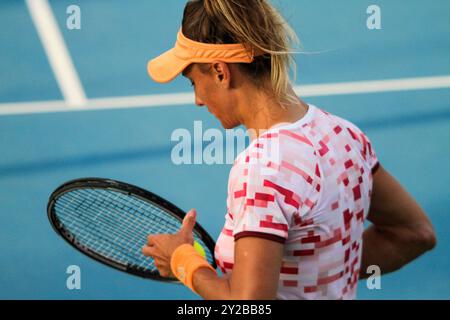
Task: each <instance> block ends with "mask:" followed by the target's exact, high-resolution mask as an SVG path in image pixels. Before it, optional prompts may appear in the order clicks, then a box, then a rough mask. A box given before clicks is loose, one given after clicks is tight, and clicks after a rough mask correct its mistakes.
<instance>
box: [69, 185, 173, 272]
mask: <svg viewBox="0 0 450 320" xmlns="http://www.w3.org/2000/svg"><path fill="white" fill-rule="evenodd" d="M86 191H87V190H82V192H80V194H74V193H72V194H71V195H70V196H71V197H70V198H69V199H70V201H69V206H70V204H71V203H73V202H76V204H77V206H76V208H77V213H78V218H79V219H73V217H72V222H69V223H68V226H67V227H68V228H69V229H71V230H70V231H71V232H72V233H74V234H76V235H77V238H78V240H79V241H82V239H80V235H82V236H83V238H84V239H85V240H86V243H85V246H87V247H90V248H95V250H96V251H99V252H102V253H103V254H105V255H106V256H107V257H109V258H118V259H119V260H120V262H122V263H124V262H125V261H126V262H133V264H138V263H137V261H132V260H135V257H136V256H137V255H139V256H142V254H141V248H142V246H143V245H144V243H145V239H146V235H147V232H146V231H145V230H144V228H141V229H138V228H136V227H135V225H136V224H140V225H145V223H143V220H142V219H141V221H138V217H137V215H136V216H135V219H134V221H132V220H130V219H129V217H132V215H131V214H123V213H124V212H128V211H126V210H129V209H130V207H124V206H123V205H120V204H119V202H120V201H121V199H120V198H119V196H120V195H121V194H120V193H115V197H111V195H108V194H106V193H104V192H102V194H103V196H105V197H100V196H99V194H98V193H97V194H95V195H94V194H93V193H91V192H86ZM98 191H102V190H98ZM80 195H81V196H82V197H80ZM72 208H74V207H72ZM74 209H75V208H74ZM66 211H67V210H66ZM142 211H143V205H142V203H141V204H140V205H139V207H137V210H136V212H142ZM61 217H62V215H61ZM88 227H89V228H90V229H89V228H88ZM169 229H172V230H176V228H174V227H172V228H170V227H169V228H168V229H167V230H169ZM83 231H84V232H83ZM151 232H152V233H153V232H158V233H162V228H158V224H153V225H152V227H151ZM166 232H167V231H166ZM149 233H150V232H149ZM137 244H138V245H137ZM133 249H134V250H133ZM119 252H120V254H119ZM129 253H132V254H133V255H131V256H130V254H129ZM147 262H148V261H147ZM144 263H145V261H144V260H142V261H141V262H140V263H139V264H138V265H139V266H141V267H143V265H144Z"/></svg>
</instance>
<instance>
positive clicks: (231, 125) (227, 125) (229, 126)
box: [220, 121, 239, 129]
mask: <svg viewBox="0 0 450 320" xmlns="http://www.w3.org/2000/svg"><path fill="white" fill-rule="evenodd" d="M220 123H221V124H222V127H223V128H224V129H234V128H236V127H238V126H239V124H234V123H230V122H223V121H221V122H220Z"/></svg>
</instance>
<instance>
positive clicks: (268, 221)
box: [215, 105, 378, 299]
mask: <svg viewBox="0 0 450 320" xmlns="http://www.w3.org/2000/svg"><path fill="white" fill-rule="evenodd" d="M377 168H378V160H377V157H376V155H375V152H374V150H373V148H372V146H371V143H370V140H369V139H368V138H367V136H366V135H365V134H364V133H363V132H362V131H361V130H360V129H359V128H358V127H357V126H356V125H354V124H353V123H351V122H349V121H347V120H344V119H342V118H340V117H337V116H335V115H332V114H330V113H328V112H326V111H324V110H322V109H320V108H318V107H315V106H313V105H309V109H308V112H307V113H306V115H305V116H304V117H303V118H302V119H300V120H298V121H297V122H295V123H292V124H287V125H281V126H278V127H274V128H272V129H270V130H268V131H267V132H266V133H264V134H262V135H261V136H260V137H259V138H258V139H255V140H254V141H252V143H251V144H250V146H249V147H248V148H247V149H246V150H245V151H244V152H243V153H241V154H240V155H239V156H238V157H237V158H236V160H235V163H234V165H233V167H232V169H231V172H230V177H229V182H228V198H227V214H226V215H225V225H224V228H223V230H222V232H221V234H220V236H219V238H218V240H217V244H216V248H215V257H216V262H217V264H218V266H219V268H220V269H221V270H222V272H223V273H224V274H231V273H232V270H233V263H234V241H235V240H237V239H239V238H242V237H245V236H255V237H262V238H266V239H270V240H273V241H278V242H280V243H283V244H284V257H283V262H282V267H281V270H280V278H279V286H278V292H277V298H278V299H354V298H355V296H356V287H357V281H358V275H359V268H360V263H361V246H362V233H363V229H364V226H363V223H364V219H365V217H366V216H367V214H368V211H369V206H370V198H371V192H372V174H373V173H374V172H375V170H376V169H377Z"/></svg>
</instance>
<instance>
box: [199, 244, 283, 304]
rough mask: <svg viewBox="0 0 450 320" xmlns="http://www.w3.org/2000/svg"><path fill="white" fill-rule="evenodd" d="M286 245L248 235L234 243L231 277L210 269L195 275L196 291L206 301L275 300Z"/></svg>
mask: <svg viewBox="0 0 450 320" xmlns="http://www.w3.org/2000/svg"><path fill="white" fill-rule="evenodd" d="M282 257H283V244H281V243H278V242H274V241H270V240H265V239H262V238H255V237H245V238H241V239H239V240H237V241H236V242H235V260H234V261H235V263H234V266H233V273H232V275H231V277H230V278H224V277H223V278H221V277H219V276H217V275H216V274H215V273H214V272H212V271H211V270H209V269H199V270H198V271H197V272H195V274H194V289H195V291H196V292H197V293H198V294H199V295H200V296H202V297H203V298H204V299H207V300H229V299H231V300H241V299H245V300H269V299H275V298H276V293H277V288H278V279H279V277H280V268H281V261H282Z"/></svg>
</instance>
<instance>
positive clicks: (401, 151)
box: [0, 0, 450, 299]
mask: <svg viewBox="0 0 450 320" xmlns="http://www.w3.org/2000/svg"><path fill="white" fill-rule="evenodd" d="M31 2H33V0H30V1H28V4H27V2H25V1H18V0H17V1H13V0H6V1H2V2H1V3H0V9H1V10H0V20H1V21H3V27H2V28H1V29H0V44H1V50H0V70H1V72H0V149H1V150H2V155H1V157H0V250H1V252H2V254H1V259H0V298H1V299H197V298H198V297H197V296H196V295H194V294H193V293H191V291H190V290H189V289H187V288H185V287H183V286H180V285H172V284H164V283H160V282H155V281H148V280H143V279H140V278H137V277H133V276H130V275H127V274H125V273H121V272H119V271H116V270H113V269H111V268H108V267H105V266H103V265H101V264H98V263H96V262H94V261H92V260H90V259H89V258H87V257H85V256H83V255H81V254H80V253H79V252H77V251H75V250H74V249H73V248H71V247H70V246H69V245H67V244H66V243H65V242H64V241H62V240H61V239H60V238H59V237H58V236H57V235H56V234H55V233H54V232H53V230H52V228H51V226H50V224H49V223H48V220H47V215H46V205H47V200H48V198H49V195H50V193H51V192H52V191H53V190H54V189H55V188H56V187H57V186H59V185H60V184H62V183H63V182H65V181H67V180H71V179H75V178H79V177H104V178H112V179H116V180H120V181H124V182H128V183H131V184H135V185H138V186H140V187H142V188H145V189H148V190H152V191H153V192H155V193H158V194H159V195H161V196H163V197H165V198H167V199H170V200H171V201H172V202H174V203H176V204H177V205H178V206H179V207H180V208H182V209H184V210H188V209H190V208H196V209H197V211H198V221H199V223H200V224H202V225H203V226H204V227H205V229H207V230H208V231H209V233H210V234H211V235H212V236H213V237H215V238H217V236H218V235H219V233H220V231H221V229H222V227H223V222H224V215H225V213H226V203H225V200H226V192H227V181H228V173H229V170H230V168H231V166H230V165H227V164H224V165H206V164H203V165H181V166H177V165H175V164H173V162H172V160H171V151H172V148H173V146H174V142H172V141H171V134H172V132H173V131H174V130H176V129H178V128H186V129H188V130H189V131H192V130H193V127H194V121H202V122H203V129H204V130H206V129H207V128H217V129H220V130H223V129H221V125H220V123H219V122H218V121H217V120H216V119H214V118H213V117H212V116H211V115H210V114H209V113H208V112H207V110H206V109H202V108H197V107H195V106H194V101H193V99H190V97H191V96H190V95H183V94H185V93H189V92H190V91H191V88H190V86H189V84H188V81H187V80H186V79H182V78H178V79H176V80H175V81H174V82H172V83H170V84H168V85H160V84H156V83H154V82H153V81H151V80H150V78H149V77H148V75H147V71H146V64H147V61H148V59H150V58H152V57H154V56H156V55H158V54H159V53H161V52H162V51H165V50H167V49H168V48H170V47H172V46H173V43H174V41H175V35H176V32H177V31H178V29H179V25H180V22H181V17H182V11H183V7H184V1H176V2H175V1H174V2H173V3H172V2H171V3H170V5H169V4H168V2H167V1H148V0H134V1H132V2H130V1H125V0H114V1H99V0H96V1H92V0H91V1H87V0H77V1H66V0H58V1H56V0H51V1H49V4H50V8H51V12H52V13H53V15H54V17H55V18H56V21H57V27H58V29H59V31H60V32H61V34H62V38H63V40H64V44H65V46H66V48H67V50H68V53H69V55H70V59H71V62H72V63H73V67H74V70H75V71H76V74H77V75H78V78H79V82H80V84H81V86H82V92H83V94H84V97H83V96H82V97H81V98H82V100H83V103H81V104H77V103H71V101H72V100H70V99H68V98H67V94H64V93H63V91H62V90H61V85H60V82H61V80H60V79H58V78H57V77H56V76H55V70H54V66H53V65H52V64H51V63H50V62H49V56H48V49H46V47H45V46H44V45H43V41H42V39H41V38H40V36H39V32H38V30H37V27H36V21H35V20H34V19H33V18H32V16H31V14H30V10H31V9H30V8H31V6H30V4H29V3H31ZM39 2H45V1H39ZM274 3H275V4H276V5H277V7H278V8H280V10H281V11H282V12H283V13H284V15H285V17H286V18H287V19H288V21H289V22H290V23H291V25H292V26H293V27H294V29H295V30H296V31H297V33H298V35H299V37H300V39H301V41H302V45H303V50H305V51H306V52H307V53H304V54H300V55H298V56H297V64H298V77H297V83H296V84H297V85H298V86H299V87H298V88H299V91H300V95H302V92H303V91H302V90H304V93H305V94H304V95H303V97H304V100H305V101H306V102H308V103H311V104H314V105H316V106H318V107H320V108H323V109H325V110H328V111H329V112H331V113H334V114H336V115H339V116H341V117H343V118H346V119H348V120H350V121H352V122H354V123H355V124H357V125H358V126H359V127H360V128H361V129H363V130H364V131H365V132H366V133H367V135H368V136H369V137H370V139H371V141H372V144H373V147H374V149H375V151H376V153H377V155H378V158H379V159H380V162H381V163H382V164H383V166H384V167H385V168H386V169H387V170H388V171H390V172H391V173H392V174H393V175H394V176H395V177H396V178H397V179H398V180H399V181H400V182H401V183H402V184H403V185H404V186H405V187H406V189H407V190H408V191H409V192H410V193H411V194H412V195H413V196H414V197H415V198H416V199H417V201H418V202H419V203H420V204H421V206H422V207H423V208H424V209H425V211H426V212H427V214H428V215H429V217H430V219H431V220H432V222H433V225H434V227H435V229H436V234H437V240H438V245H437V247H436V248H435V249H434V250H433V251H431V252H429V253H426V254H425V255H423V256H422V257H420V258H419V259H417V260H415V261H414V262H413V263H411V264H410V265H408V266H406V267H405V268H403V269H401V270H400V271H397V272H395V273H392V274H389V275H386V276H383V277H382V280H381V286H382V288H381V290H369V289H368V288H367V287H366V283H365V281H360V283H359V287H358V297H359V298H360V299H449V298H450V256H449V250H450V233H449V227H450V218H449V214H448V211H449V210H448V207H449V204H450V203H449V199H450V188H449V185H450V143H449V139H450V102H449V101H450V80H449V79H450V24H449V19H450V14H449V13H450V2H449V1H446V0H435V1H432V2H425V1H420V0H413V1H399V0H396V1H387V0H377V1H366V0H348V1H346V2H345V4H343V3H341V2H337V1H332V0H302V1H295V0H278V1H274ZM74 4H75V5H77V6H78V7H79V8H80V10H81V29H74V30H70V29H68V27H67V24H66V23H67V18H68V16H69V14H67V11H66V10H67V8H68V7H69V6H70V5H74ZM372 4H376V5H378V6H379V8H380V9H381V21H382V29H380V30H369V29H368V28H367V26H366V20H367V18H368V16H369V15H368V14H367V12H366V10H367V8H368V7H369V6H370V5H372ZM345 83H350V84H351V85H349V88H350V89H348V88H347V87H346V86H345V85H344V84H345ZM358 84H359V85H358ZM336 88H338V89H336ZM72 89H73V88H72ZM336 90H337V91H336ZM339 90H340V91H339ZM71 94H72V95H74V96H76V94H77V92H75V93H70V94H69V96H70V95H71ZM178 94H181V95H178ZM180 96H182V98H181V99H180V98H179V97H180ZM78 98H80V96H79V95H78ZM177 99H178V100H177ZM73 101H76V99H75V100H73ZM180 101H181V102H180ZM70 265H77V266H79V267H80V269H81V277H82V278H81V279H82V280H81V286H82V287H81V290H68V289H67V287H66V280H67V277H68V276H69V275H68V274H67V273H66V269H67V267H68V266H70Z"/></svg>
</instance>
